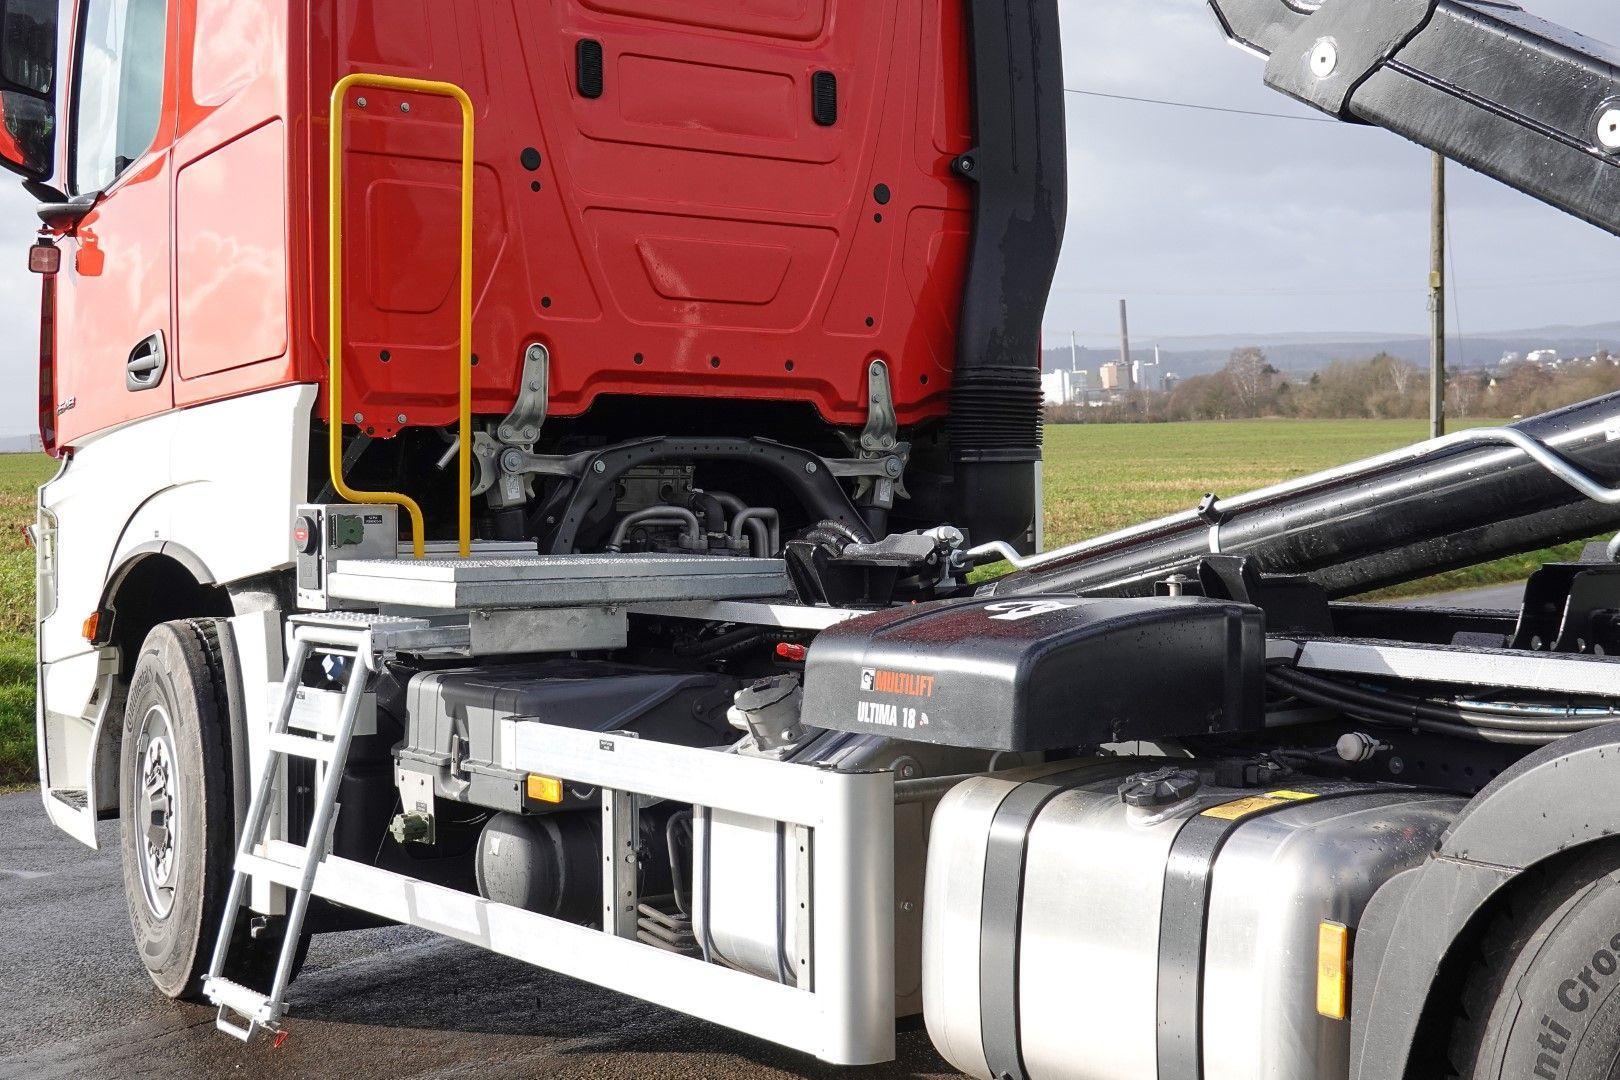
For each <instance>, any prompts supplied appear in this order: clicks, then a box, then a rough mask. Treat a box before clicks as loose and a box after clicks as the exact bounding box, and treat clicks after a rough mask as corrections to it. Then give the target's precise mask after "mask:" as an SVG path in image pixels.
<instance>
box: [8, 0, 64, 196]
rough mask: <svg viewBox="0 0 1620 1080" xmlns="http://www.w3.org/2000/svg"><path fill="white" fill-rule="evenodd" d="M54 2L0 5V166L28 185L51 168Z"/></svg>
mask: <svg viewBox="0 0 1620 1080" xmlns="http://www.w3.org/2000/svg"><path fill="white" fill-rule="evenodd" d="M58 2H59V0H0V167H4V168H7V169H10V170H11V171H12V172H14V173H18V174H20V175H22V176H24V177H26V178H27V179H29V180H35V181H41V180H47V179H49V178H50V175H51V173H52V172H53V171H54V170H55V164H56V26H57V9H58Z"/></svg>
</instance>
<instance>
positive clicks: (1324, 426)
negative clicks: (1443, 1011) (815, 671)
mask: <svg viewBox="0 0 1620 1080" xmlns="http://www.w3.org/2000/svg"><path fill="white" fill-rule="evenodd" d="M1425 432H1426V425H1425V424H1424V423H1422V422H1416V421H1400V420H1392V421H1384V420H1345V421H1292V420H1251V421H1240V422H1235V423H1212V424H1111V425H1103V424H1088V425H1076V426H1062V427H1052V428H1049V429H1048V430H1047V442H1046V514H1047V526H1046V540H1047V544H1048V546H1050V547H1056V546H1059V545H1062V544H1066V543H1070V542H1072V541H1074V540H1080V539H1084V538H1085V537H1088V536H1095V535H1097V534H1098V533H1102V532H1107V531H1109V530H1111V529H1117V528H1120V527H1123V526H1126V525H1130V524H1133V523H1135V522H1139V521H1143V520H1146V519H1148V518H1154V517H1159V516H1162V515H1164V514H1170V513H1174V512H1176V511H1178V510H1186V509H1188V508H1189V507H1192V506H1194V505H1196V504H1197V502H1198V500H1199V498H1200V497H1201V496H1202V495H1203V493H1204V492H1206V491H1215V492H1218V493H1220V494H1223V495H1235V494H1238V493H1240V492H1243V491H1248V490H1250V489H1253V488H1256V487H1262V486H1264V485H1266V484H1272V483H1276V482H1277V481H1279V480H1285V479H1287V478H1289V477H1292V476H1299V475H1302V474H1304V473H1309V472H1315V471H1317V470H1319V469H1324V468H1328V467H1330V466H1333V465H1340V464H1343V463H1344V462H1347V461H1353V460H1355V459H1357V458H1363V457H1367V456H1369V455H1371V454H1376V453H1380V452H1382V451H1385V450H1393V449H1395V448H1396V447H1399V446H1405V445H1407V444H1408V443H1412V442H1416V441H1418V440H1420V439H1422V438H1423V437H1424V436H1425ZM54 469H55V462H53V461H51V460H50V459H49V458H45V457H39V456H29V455H23V454H8V455H0V787H3V786H5V785H7V784H17V783H26V782H29V781H31V780H32V779H33V778H34V772H35V756H34V643H33V633H32V629H33V617H34V615H33V613H34V557H33V553H32V552H31V551H29V550H28V548H27V547H26V545H25V544H24V543H23V538H22V532H21V530H22V527H23V526H24V525H26V524H28V523H29V522H30V521H32V520H33V505H34V489H35V488H36V487H37V486H38V485H39V484H40V483H42V482H43V481H44V480H45V479H46V478H48V477H49V476H50V475H51V473H52V471H53V470H54ZM1579 549H1580V545H1579V544H1575V545H1570V546H1569V547H1568V548H1565V549H1562V550H1560V551H1559V552H1558V555H1559V557H1564V558H1572V557H1574V555H1575V554H1577V553H1578V552H1579ZM1543 558H1544V556H1539V555H1536V556H1530V555H1527V556H1523V557H1520V558H1517V559H1510V560H1506V561H1504V562H1501V563H1493V564H1490V565H1487V566H1482V567H1475V568H1472V569H1470V570H1465V571H1459V572H1457V573H1454V574H1447V575H1444V576H1443V577H1440V578H1436V579H1431V581H1429V582H1425V583H1422V584H1421V585H1419V586H1415V587H1412V588H1409V589H1407V590H1404V591H1406V592H1421V591H1442V590H1445V589H1457V588H1467V587H1469V586H1471V585H1483V584H1490V583H1492V582H1499V581H1513V580H1517V579H1519V578H1522V577H1524V576H1525V575H1526V574H1527V573H1529V572H1530V570H1532V569H1534V567H1535V566H1536V565H1538V564H1539V563H1540V562H1541V561H1542V560H1543Z"/></svg>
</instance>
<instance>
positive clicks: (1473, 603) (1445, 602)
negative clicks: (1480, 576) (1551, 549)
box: [1398, 581, 1524, 611]
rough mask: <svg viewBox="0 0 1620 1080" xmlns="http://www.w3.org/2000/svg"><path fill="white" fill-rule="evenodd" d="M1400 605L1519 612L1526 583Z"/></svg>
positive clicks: (1440, 595)
mask: <svg viewBox="0 0 1620 1080" xmlns="http://www.w3.org/2000/svg"><path fill="white" fill-rule="evenodd" d="M1398 603H1400V604H1401V605H1403V606H1405V607H1423V608H1429V607H1461V608H1481V609H1490V608H1501V609H1504V610H1508V611H1517V610H1518V609H1519V605H1520V604H1522V603H1524V582H1522V581H1519V582H1514V583H1513V584H1511V585H1490V586H1487V587H1486V588H1483V589H1467V590H1464V591H1463V592H1450V593H1435V594H1434V595H1432V596H1415V597H1411V598H1410V599H1406V600H1401V601H1398Z"/></svg>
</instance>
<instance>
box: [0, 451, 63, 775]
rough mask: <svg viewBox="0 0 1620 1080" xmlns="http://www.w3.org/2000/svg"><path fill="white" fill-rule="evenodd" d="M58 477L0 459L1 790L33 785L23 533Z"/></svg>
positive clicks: (30, 557)
mask: <svg viewBox="0 0 1620 1080" xmlns="http://www.w3.org/2000/svg"><path fill="white" fill-rule="evenodd" d="M55 471H56V462H54V461H52V460H51V459H50V458H48V457H45V456H43V455H39V454H0V787H4V786H6V785H8V784H17V783H24V782H28V781H31V780H33V779H34V773H35V768H36V759H35V757H34V553H33V552H32V551H30V550H29V549H28V545H27V544H26V543H24V541H23V534H22V530H23V527H24V526H26V525H27V524H29V523H30V522H31V521H33V520H34V489H35V488H37V487H38V486H39V485H40V484H42V483H44V482H45V481H46V480H47V479H49V478H50V475H51V474H52V473H53V472H55Z"/></svg>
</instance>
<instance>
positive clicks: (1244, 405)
mask: <svg viewBox="0 0 1620 1080" xmlns="http://www.w3.org/2000/svg"><path fill="white" fill-rule="evenodd" d="M1615 391H1620V360H1617V359H1616V358H1613V357H1611V356H1610V355H1609V354H1608V353H1607V352H1599V353H1597V355H1596V356H1594V357H1592V358H1590V359H1587V360H1581V361H1571V362H1567V363H1564V364H1561V365H1559V366H1558V367H1550V366H1544V365H1540V364H1532V363H1518V364H1511V365H1507V366H1505V367H1504V368H1503V369H1502V370H1500V371H1497V372H1490V371H1483V370H1475V369H1465V370H1462V371H1453V372H1450V373H1448V378H1447V380H1446V413H1447V415H1448V416H1450V417H1453V418H1456V419H1467V418H1468V417H1497V418H1502V417H1512V416H1530V415H1533V414H1535V413H1540V412H1546V411H1548V410H1549V409H1556V408H1560V407H1562V406H1564V405H1572V404H1574V403H1576V402H1578V401H1586V400H1587V399H1589V398H1594V397H1600V396H1602V395H1604V394H1609V393H1614V392H1615ZM1046 414H1047V420H1048V421H1049V422H1050V423H1056V424H1065V423H1068V424H1073V423H1143V422H1165V421H1175V420H1250V419H1256V418H1260V417H1292V418H1299V419H1319V420H1374V419H1382V420H1416V419H1421V418H1425V417H1427V416H1428V415H1429V375H1428V371H1427V370H1426V369H1424V368H1420V367H1418V366H1417V365H1416V364H1412V363H1408V362H1407V361H1405V360H1402V359H1399V358H1398V357H1394V356H1391V355H1389V354H1388V353H1379V354H1378V355H1377V356H1373V357H1371V358H1368V359H1364V360H1335V361H1333V362H1332V363H1330V364H1328V365H1327V366H1326V367H1324V368H1322V369H1321V370H1319V371H1317V372H1315V373H1313V374H1312V375H1310V376H1309V377H1300V376H1290V375H1286V374H1284V373H1282V372H1280V371H1278V370H1277V369H1276V368H1275V367H1273V366H1272V365H1271V363H1270V362H1269V361H1268V360H1267V359H1266V354H1265V353H1264V351H1262V350H1261V349H1258V348H1255V347H1253V346H1247V347H1245V348H1241V349H1234V350H1233V352H1232V355H1231V358H1230V359H1229V360H1228V361H1227V363H1226V366H1225V367H1224V368H1222V369H1221V370H1220V371H1217V372H1214V373H1212V374H1209V375H1197V376H1194V377H1192V378H1189V379H1185V380H1182V381H1181V382H1178V383H1177V384H1176V386H1175V388H1174V389H1173V390H1171V391H1169V392H1168V393H1165V392H1161V391H1139V392H1135V393H1126V394H1122V395H1120V397H1119V399H1118V400H1117V401H1115V402H1112V403H1110V404H1107V405H1090V406H1085V405H1050V406H1048V407H1047V410H1046Z"/></svg>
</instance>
